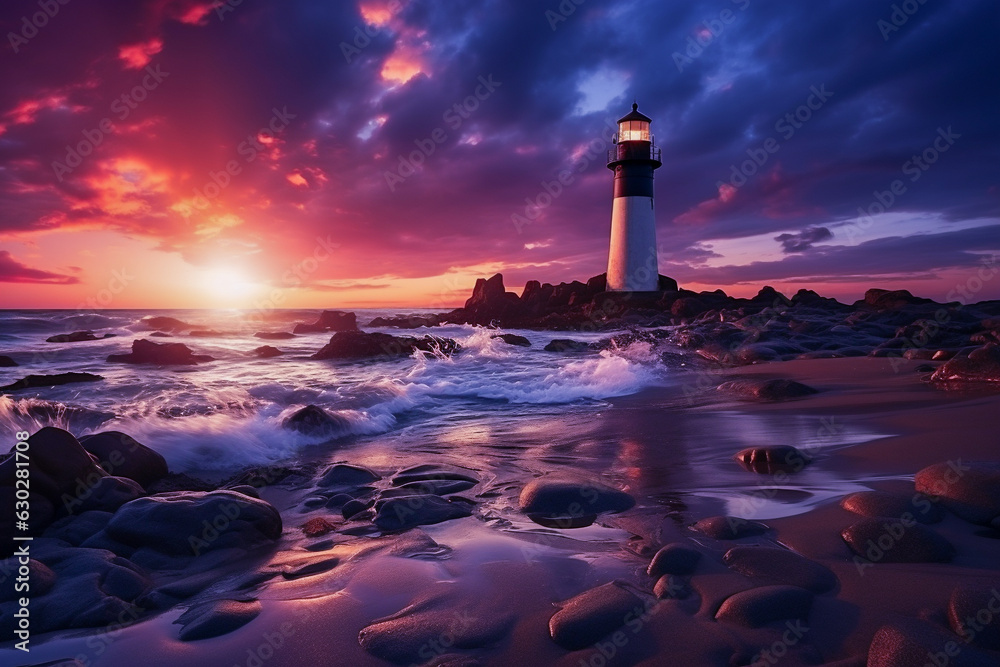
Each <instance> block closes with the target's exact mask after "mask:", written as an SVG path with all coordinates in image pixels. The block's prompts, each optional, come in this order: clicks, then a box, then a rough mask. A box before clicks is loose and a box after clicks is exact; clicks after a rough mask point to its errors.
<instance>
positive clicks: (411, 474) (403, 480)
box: [392, 463, 479, 486]
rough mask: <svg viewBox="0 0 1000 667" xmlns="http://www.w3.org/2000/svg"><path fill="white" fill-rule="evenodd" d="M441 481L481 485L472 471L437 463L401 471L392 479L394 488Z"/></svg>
mask: <svg viewBox="0 0 1000 667" xmlns="http://www.w3.org/2000/svg"><path fill="white" fill-rule="evenodd" d="M440 480H460V481H466V482H473V483H474V484H478V483H479V479H478V478H476V477H475V476H474V475H473V474H472V473H471V471H469V470H466V469H464V468H458V467H456V466H447V465H440V464H437V463H423V464H421V465H416V466H413V467H411V468H406V469H405V470H400V471H399V472H398V473H396V474H395V475H394V476H393V478H392V485H393V486H403V485H405V484H412V483H414V482H432V481H440Z"/></svg>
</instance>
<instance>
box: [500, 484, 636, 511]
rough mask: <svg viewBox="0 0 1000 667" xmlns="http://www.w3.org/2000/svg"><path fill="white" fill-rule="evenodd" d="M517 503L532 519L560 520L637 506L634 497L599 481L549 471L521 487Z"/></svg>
mask: <svg viewBox="0 0 1000 667" xmlns="http://www.w3.org/2000/svg"><path fill="white" fill-rule="evenodd" d="M518 505H519V506H520V508H521V511H522V512H524V513H525V514H527V515H528V516H531V517H532V518H535V517H538V518H542V519H548V520H560V519H574V518H583V517H592V516H594V515H597V514H601V513H602V512H623V511H625V510H627V509H629V508H631V507H632V506H633V505H635V499H634V498H632V496H630V495H629V494H627V493H625V492H624V491H621V490H619V489H616V488H614V487H611V486H608V485H607V484H604V483H603V482H599V481H597V480H593V479H588V478H585V477H580V476H578V475H574V474H570V473H550V474H548V475H544V476H542V477H538V478H536V479H533V480H531V481H530V482H528V483H527V484H526V485H525V486H524V488H523V489H522V490H521V495H520V497H519V498H518Z"/></svg>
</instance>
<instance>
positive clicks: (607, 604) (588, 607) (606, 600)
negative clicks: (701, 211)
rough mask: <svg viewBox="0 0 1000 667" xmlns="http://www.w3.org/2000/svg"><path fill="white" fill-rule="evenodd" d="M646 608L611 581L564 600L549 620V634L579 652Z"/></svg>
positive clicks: (636, 598) (631, 594) (642, 612)
mask: <svg viewBox="0 0 1000 667" xmlns="http://www.w3.org/2000/svg"><path fill="white" fill-rule="evenodd" d="M645 611H646V606H645V604H644V603H643V601H642V600H641V599H639V597H638V596H636V595H635V594H634V593H632V592H630V591H627V590H625V589H624V588H623V587H622V586H621V585H619V584H618V583H617V582H611V583H607V584H604V585H603V586H598V587H597V588H592V589H590V590H589V591H585V592H583V593H580V594H579V595H577V596H576V597H573V598H570V599H569V600H566V601H565V602H563V603H562V605H561V609H560V610H559V611H557V612H556V613H555V614H553V615H552V618H550V619H549V634H550V635H551V637H552V639H553V640H554V641H555V642H556V643H557V644H559V645H560V646H562V647H563V648H565V649H568V650H570V651H576V650H579V649H582V648H586V647H588V646H591V645H593V644H594V643H595V642H597V641H598V640H600V639H602V638H603V637H605V636H606V635H608V634H610V633H611V632H614V631H615V630H617V629H618V628H620V627H622V626H624V625H625V624H626V623H627V622H628V621H629V620H630V619H635V618H639V617H640V616H642V615H643V614H644V613H645Z"/></svg>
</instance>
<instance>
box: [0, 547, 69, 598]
mask: <svg viewBox="0 0 1000 667" xmlns="http://www.w3.org/2000/svg"><path fill="white" fill-rule="evenodd" d="M20 558H21V557H18V556H12V557H10V558H7V559H5V560H0V573H5V574H4V575H3V576H0V602H10V601H11V600H17V599H18V598H20V597H23V596H24V593H25V592H24V591H17V590H16V588H15V584H16V583H17V577H16V576H14V575H16V574H18V569H19V567H23V565H22V564H21V562H20ZM27 568H28V583H29V585H30V586H31V595H32V597H35V596H41V595H45V594H46V593H48V592H49V591H51V590H52V587H53V586H55V585H56V579H57V576H56V573H55V572H53V571H52V570H51V569H50V568H49V566H48V565H46V564H45V563H42V562H41V561H37V560H35V559H34V558H29V559H28V564H27Z"/></svg>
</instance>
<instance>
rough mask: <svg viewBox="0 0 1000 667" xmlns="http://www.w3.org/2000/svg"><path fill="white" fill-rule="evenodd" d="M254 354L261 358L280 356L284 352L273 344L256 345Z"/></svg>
mask: <svg viewBox="0 0 1000 667" xmlns="http://www.w3.org/2000/svg"><path fill="white" fill-rule="evenodd" d="M253 353H254V355H256V356H257V357H259V358H261V359H270V358H271V357H280V356H281V355H283V354H284V352H282V351H281V350H279V349H278V348H276V347H273V346H271V345H261V346H260V347H255V348H254V350H253Z"/></svg>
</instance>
